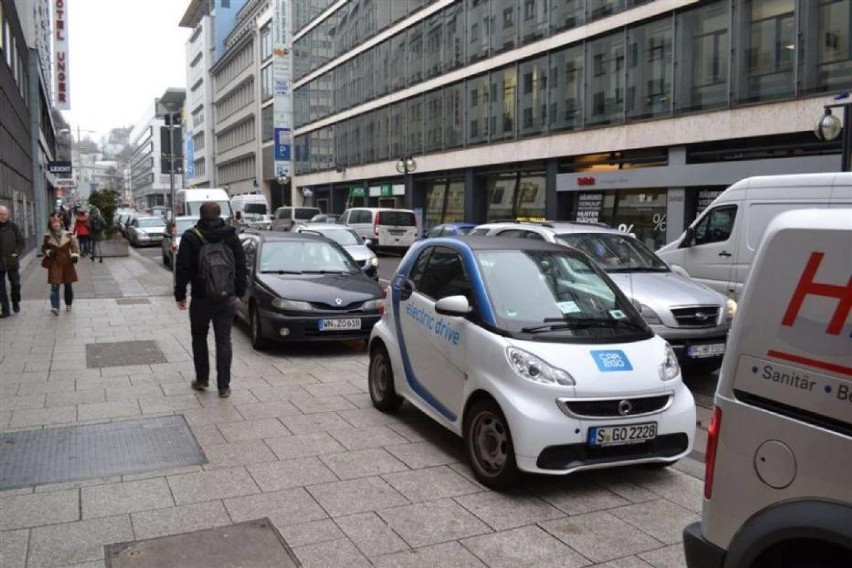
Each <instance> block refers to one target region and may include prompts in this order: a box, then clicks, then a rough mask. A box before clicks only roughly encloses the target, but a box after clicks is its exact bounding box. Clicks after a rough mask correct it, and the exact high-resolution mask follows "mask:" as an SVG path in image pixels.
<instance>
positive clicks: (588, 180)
mask: <svg viewBox="0 0 852 568" xmlns="http://www.w3.org/2000/svg"><path fill="white" fill-rule="evenodd" d="M577 185H582V186H590V185H595V178H594V177H592V176H580V177H578V178H577Z"/></svg>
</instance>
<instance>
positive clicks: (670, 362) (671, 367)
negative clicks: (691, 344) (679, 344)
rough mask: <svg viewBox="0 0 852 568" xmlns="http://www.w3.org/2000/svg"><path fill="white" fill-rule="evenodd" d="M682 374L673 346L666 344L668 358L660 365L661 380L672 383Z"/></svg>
mask: <svg viewBox="0 0 852 568" xmlns="http://www.w3.org/2000/svg"><path fill="white" fill-rule="evenodd" d="M679 374H680V364H679V363H678V362H677V355H675V352H674V349H672V346H671V345H669V344H668V343H666V358H665V359H663V362H662V363H661V364H660V379H661V380H663V381H670V380H672V379H673V378H675V377H677V376H678V375H679Z"/></svg>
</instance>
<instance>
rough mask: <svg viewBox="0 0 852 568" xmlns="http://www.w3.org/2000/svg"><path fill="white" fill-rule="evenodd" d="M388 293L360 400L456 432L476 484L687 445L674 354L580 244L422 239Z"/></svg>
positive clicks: (676, 452) (686, 410) (646, 459)
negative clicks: (419, 414) (407, 409)
mask: <svg viewBox="0 0 852 568" xmlns="http://www.w3.org/2000/svg"><path fill="white" fill-rule="evenodd" d="M389 292H390V293H389V295H388V299H387V301H386V304H385V313H384V315H383V316H382V319H381V321H379V323H377V324H376V326H375V327H374V328H373V333H372V335H371V337H370V344H369V352H370V365H369V373H368V385H369V392H370V397H371V399H372V401H373V405H374V406H375V407H376V408H377V409H379V410H382V411H385V412H390V411H393V410H395V409H397V408H398V407H399V405H400V404H401V402H402V399H403V398H404V399H405V400H408V401H409V402H411V403H412V404H413V405H414V406H416V407H417V408H419V409H420V410H421V411H423V412H424V413H425V414H426V415H427V416H429V417H431V418H432V419H433V420H435V421H437V422H438V423H439V424H441V425H443V426H444V427H446V428H448V429H449V430H451V431H452V432H454V433H456V434H458V435H460V436H462V437H463V439H464V447H465V450H466V453H467V455H468V459H469V460H470V464H471V467H472V469H473V472H474V474H475V476H476V478H477V479H478V480H479V481H480V482H481V483H483V484H484V485H486V486H488V487H491V488H494V489H503V488H507V487H510V486H511V485H513V484H514V483H515V482H516V480H517V478H518V474H519V472H520V471H526V472H534V473H544V474H553V475H562V474H567V473H571V472H574V471H579V470H583V469H596V468H600V467H605V466H607V465H611V466H616V465H618V466H621V465H629V464H639V463H649V464H658V465H661V466H665V465H667V464H671V463H674V462H675V461H677V460H678V459H680V458H681V457H682V456H684V455H687V454H688V453H689V452H690V451H691V448H692V443H693V436H694V433H695V402H694V400H693V398H692V394H691V393H690V391H689V389H688V388H687V387H686V386H685V385H684V384H683V382H682V380H681V374H680V367H679V365H678V362H677V358H676V357H675V355H674V352H673V351H672V349H671V347H670V346H669V345H668V343H666V341H665V340H664V339H662V338H660V337H659V336H657V335H656V334H654V332H653V331H652V330H651V329H650V328H649V327H648V325H647V324H646V323H645V322H644V321H643V319H642V317H641V316H640V315H639V312H638V310H637V309H636V308H635V307H634V306H633V304H632V303H631V302H630V300H628V298H627V297H626V296H625V295H624V294H623V293H622V292H621V290H619V288H618V286H616V285H615V283H614V282H613V281H612V280H611V279H610V278H609V277H608V276H607V274H606V273H605V272H604V271H603V270H601V269H600V268H599V267H598V266H597V265H595V263H593V262H592V261H591V260H590V259H589V258H588V257H587V256H586V255H584V254H583V253H581V252H579V251H577V250H575V249H571V248H568V247H564V246H560V245H556V244H552V243H546V242H543V241H536V240H521V239H494V238H481V237H480V238H475V237H458V238H438V239H429V240H426V241H421V242H419V243H418V244H416V245H415V246H414V247H412V249H411V251H409V253H408V254H407V255H406V256H405V258H404V259H403V261H402V263H401V264H400V266H399V269H398V271H397V273H396V274H395V275H394V277H393V279H392V281H391V284H390V286H389Z"/></svg>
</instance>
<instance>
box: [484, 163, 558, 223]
mask: <svg viewBox="0 0 852 568" xmlns="http://www.w3.org/2000/svg"><path fill="white" fill-rule="evenodd" d="M485 187H486V194H487V198H486V199H487V200H486V203H487V205H488V217H487V222H496V221H508V220H515V219H526V220H543V219H544V218H545V211H544V203H545V175H544V172H540V173H539V172H532V173H523V172H519V173H514V174H496V175H491V176H488V177H487V178H486V180H485Z"/></svg>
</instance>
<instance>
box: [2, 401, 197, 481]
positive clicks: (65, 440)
mask: <svg viewBox="0 0 852 568" xmlns="http://www.w3.org/2000/svg"><path fill="white" fill-rule="evenodd" d="M204 463H207V459H206V458H205V457H204V454H203V453H202V451H201V448H200V447H199V446H198V443H197V442H196V441H195V437H194V436H193V435H192V432H191V431H190V429H189V426H188V425H187V423H186V420H184V418H183V416H163V417H159V418H143V419H139V420H128V421H124V422H110V423H107V424H88V425H84V426H70V427H68V428H54V429H50V430H25V431H22V432H9V433H7V434H0V489H14V488H16V487H29V486H32V485H43V484H46V483H59V482H63V481H76V480H80V479H92V478H97V477H109V476H111V475H123V474H131V473H143V472H147V471H157V470H162V469H171V468H178V467H186V466H190V465H201V464H204Z"/></svg>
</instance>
